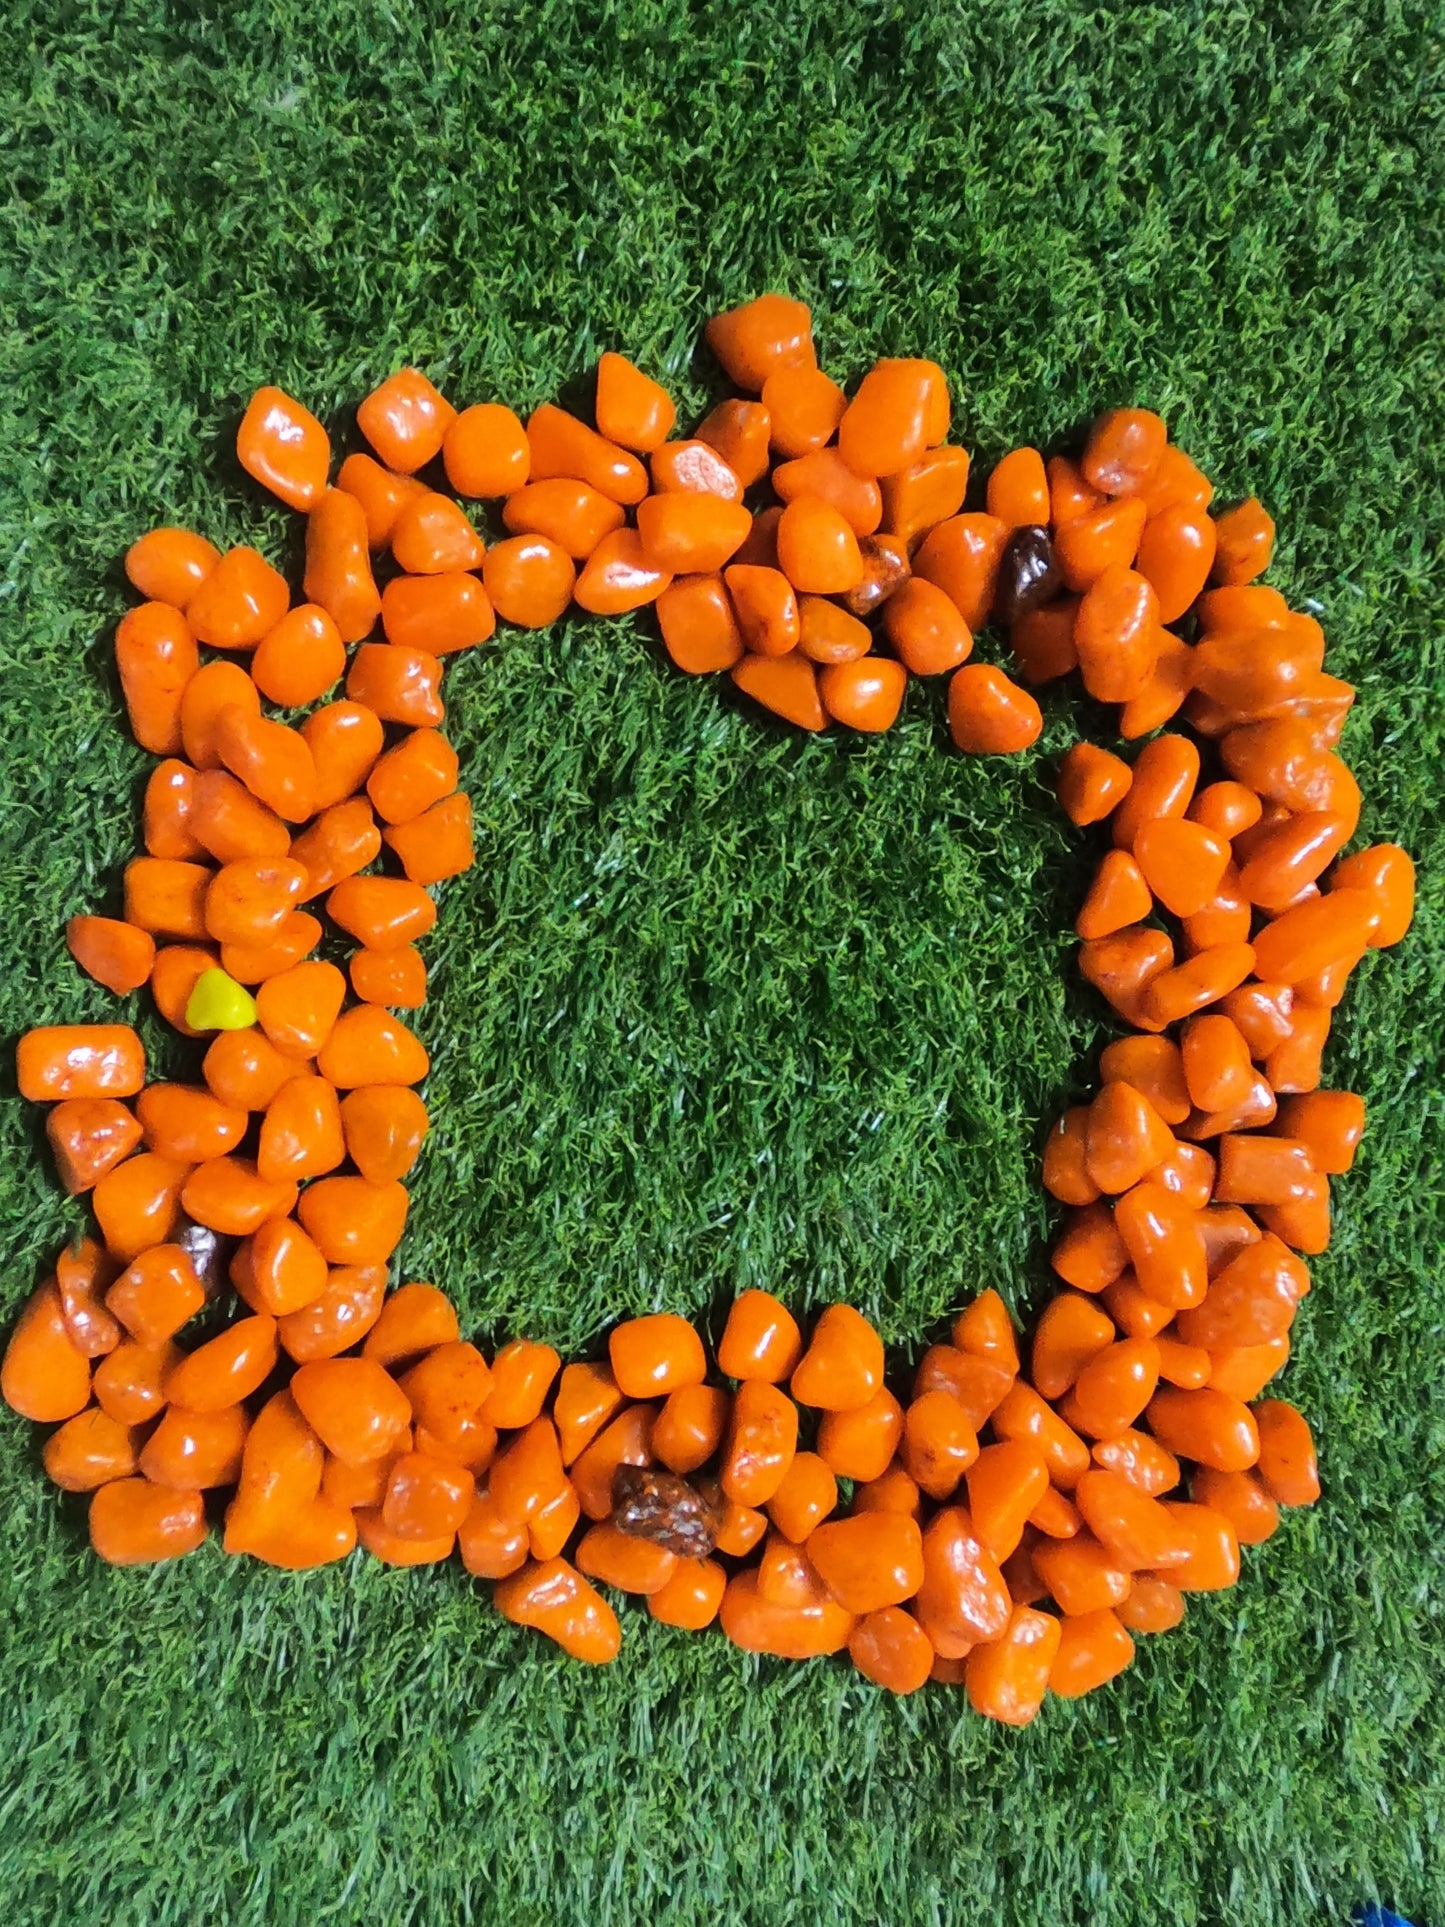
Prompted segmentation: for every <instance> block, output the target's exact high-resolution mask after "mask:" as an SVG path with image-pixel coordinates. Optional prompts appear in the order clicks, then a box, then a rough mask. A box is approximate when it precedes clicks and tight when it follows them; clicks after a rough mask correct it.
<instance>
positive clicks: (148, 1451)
mask: <svg viewBox="0 0 1445 1927" xmlns="http://www.w3.org/2000/svg"><path fill="white" fill-rule="evenodd" d="M250 1423H251V1421H250V1415H249V1414H248V1413H247V1411H246V1408H245V1406H244V1405H227V1406H223V1407H222V1409H221V1410H220V1411H219V1412H183V1411H182V1410H181V1409H180V1408H179V1407H178V1406H173V1407H172V1408H171V1410H170V1411H168V1412H166V1413H165V1414H164V1415H163V1417H162V1418H161V1421H160V1423H159V1425H157V1426H156V1428H155V1430H154V1431H153V1432H152V1433H151V1435H150V1437H149V1438H148V1439H147V1440H146V1442H145V1447H144V1450H143V1451H142V1452H141V1455H140V1470H141V1472H142V1474H143V1475H144V1477H146V1478H147V1479H149V1480H150V1482H151V1484H152V1485H161V1486H168V1487H169V1488H170V1489H171V1490H172V1491H174V1492H206V1491H210V1490H211V1489H212V1488H214V1487H215V1486H218V1485H233V1484H234V1483H235V1482H236V1480H237V1479H238V1478H239V1477H240V1473H241V1452H242V1449H243V1447H244V1446H245V1443H246V1433H247V1431H248V1430H249V1429H250Z"/></svg>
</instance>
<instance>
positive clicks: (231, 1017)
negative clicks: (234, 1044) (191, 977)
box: [186, 970, 256, 1030]
mask: <svg viewBox="0 0 1445 1927" xmlns="http://www.w3.org/2000/svg"><path fill="white" fill-rule="evenodd" d="M255 1021H256V999H255V998H254V997H253V996H252V995H251V993H250V991H249V990H245V989H243V988H242V986H241V985H240V984H238V983H237V982H236V979H235V978H234V977H228V976H227V974H226V972H225V971H224V970H203V971H202V972H201V974H200V976H199V977H197V979H196V987H195V989H194V990H193V991H192V992H191V994H190V998H189V1000H188V1002H187V1004H186V1022H187V1023H188V1024H189V1025H190V1027H191V1029H192V1030H249V1029H250V1027H251V1025H252V1024H254V1023H255Z"/></svg>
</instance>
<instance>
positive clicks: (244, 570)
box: [186, 548, 291, 761]
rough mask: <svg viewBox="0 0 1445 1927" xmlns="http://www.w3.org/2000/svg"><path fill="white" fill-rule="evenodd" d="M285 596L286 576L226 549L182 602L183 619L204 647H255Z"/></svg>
mask: <svg viewBox="0 0 1445 1927" xmlns="http://www.w3.org/2000/svg"><path fill="white" fill-rule="evenodd" d="M290 600H291V592H290V590H289V589H288V588H287V586H286V578H285V576H283V575H282V574H281V573H280V571H279V570H277V569H273V568H272V566H271V564H270V563H269V562H268V561H267V560H266V558H265V557H264V556H262V555H258V554H257V552H256V551H255V549H251V548H235V549H228V550H227V551H226V553H225V554H224V555H223V556H222V557H221V559H220V561H219V562H218V563H217V564H216V566H215V568H214V569H212V571H211V572H210V574H209V575H208V576H207V577H206V579H205V581H204V582H202V583H201V585H200V586H199V588H197V590H196V592H195V594H194V595H193V596H192V597H191V598H190V600H189V601H188V602H187V604H186V621H187V622H188V623H189V625H190V627H191V630H192V632H193V633H194V635H195V638H196V641H197V642H203V643H205V644H206V645H207V647H208V648H211V649H238V650H247V649H254V648H255V647H256V644H257V643H258V642H259V641H260V640H261V638H262V636H264V635H265V634H266V632H267V630H269V629H274V628H275V627H276V624H277V623H278V622H279V621H280V620H281V618H282V616H284V615H285V613H286V609H287V605H288V604H289V602H290ZM194 760H195V759H194V758H192V761H194Z"/></svg>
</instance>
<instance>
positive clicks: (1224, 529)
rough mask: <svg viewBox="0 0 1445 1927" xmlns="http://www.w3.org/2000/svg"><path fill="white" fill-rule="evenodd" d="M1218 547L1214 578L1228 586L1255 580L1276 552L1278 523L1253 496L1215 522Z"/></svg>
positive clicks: (1211, 574) (1212, 573) (1212, 572)
mask: <svg viewBox="0 0 1445 1927" xmlns="http://www.w3.org/2000/svg"><path fill="white" fill-rule="evenodd" d="M1214 529H1215V535H1216V537H1217V542H1218V546H1217V548H1216V551H1215V556H1214V566H1213V568H1212V569H1211V570H1210V578H1209V579H1210V581H1211V582H1215V583H1219V584H1221V585H1223V586H1226V587H1234V586H1236V585H1238V584H1241V583H1246V582H1253V581H1254V579H1255V577H1256V576H1259V575H1263V574H1264V572H1265V570H1266V569H1267V568H1268V567H1269V564H1270V559H1271V557H1272V556H1273V554H1274V522H1273V520H1272V519H1271V517H1270V515H1269V513H1268V511H1267V510H1266V509H1265V508H1264V506H1263V504H1262V503H1260V502H1258V501H1256V499H1255V498H1254V496H1252V495H1251V496H1250V497H1249V498H1248V500H1247V501H1244V502H1241V503H1240V504H1239V506H1238V507H1237V508H1232V509H1229V510H1228V511H1227V512H1226V513H1225V514H1223V515H1221V516H1220V517H1219V518H1218V519H1217V520H1216V522H1215V525H1214Z"/></svg>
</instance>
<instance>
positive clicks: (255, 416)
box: [236, 387, 331, 512]
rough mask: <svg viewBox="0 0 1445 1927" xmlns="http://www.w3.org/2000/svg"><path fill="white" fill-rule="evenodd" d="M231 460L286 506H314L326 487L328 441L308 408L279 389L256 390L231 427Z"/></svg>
mask: <svg viewBox="0 0 1445 1927" xmlns="http://www.w3.org/2000/svg"><path fill="white" fill-rule="evenodd" d="M236 459H237V460H238V461H239V462H240V464H241V466H242V468H244V469H245V471H246V473H247V474H248V475H249V476H251V477H252V478H253V479H254V480H255V481H258V482H259V483H260V484H261V486H262V488H268V489H270V491H271V493H272V494H273V495H279V496H280V498H281V500H282V501H283V502H284V503H285V504H286V505H287V507H288V508H293V509H301V510H302V511H303V512H304V511H305V510H307V509H310V508H312V507H314V506H315V504H316V502H317V501H318V500H319V499H320V496H321V492H322V490H323V489H324V488H325V487H326V475H327V470H328V469H329V468H330V466H331V441H330V437H329V436H328V435H327V433H326V430H325V429H324V428H323V427H322V426H321V424H320V422H319V421H317V419H316V417H315V416H314V415H313V414H312V413H311V412H310V410H309V409H306V408H303V407H302V406H301V404H300V402H298V401H294V400H293V399H292V398H291V396H290V395H288V394H286V393H285V391H284V390H283V389H280V388H269V387H268V388H258V389H257V390H256V392H255V394H254V395H253V396H252V397H251V400H250V403H249V405H248V406H247V409H246V413H245V415H244V416H243V417H242V419H241V426H240V428H239V429H238V430H237V431H236Z"/></svg>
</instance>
